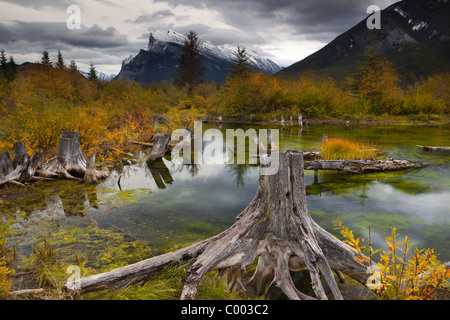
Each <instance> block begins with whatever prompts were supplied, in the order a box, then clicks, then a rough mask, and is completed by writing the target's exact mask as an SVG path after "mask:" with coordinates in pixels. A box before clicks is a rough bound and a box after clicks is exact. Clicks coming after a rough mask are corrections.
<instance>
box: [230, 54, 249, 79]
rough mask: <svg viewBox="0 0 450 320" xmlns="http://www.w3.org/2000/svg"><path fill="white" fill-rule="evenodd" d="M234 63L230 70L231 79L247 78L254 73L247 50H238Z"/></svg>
mask: <svg viewBox="0 0 450 320" xmlns="http://www.w3.org/2000/svg"><path fill="white" fill-rule="evenodd" d="M232 61H233V63H234V65H233V66H232V67H231V68H230V76H231V78H236V77H239V78H245V77H247V76H248V75H249V74H250V72H251V71H252V67H251V66H250V63H249V62H248V56H247V52H246V51H245V48H242V49H241V48H240V47H238V50H237V52H236V53H235V58H234V59H233V60H232Z"/></svg>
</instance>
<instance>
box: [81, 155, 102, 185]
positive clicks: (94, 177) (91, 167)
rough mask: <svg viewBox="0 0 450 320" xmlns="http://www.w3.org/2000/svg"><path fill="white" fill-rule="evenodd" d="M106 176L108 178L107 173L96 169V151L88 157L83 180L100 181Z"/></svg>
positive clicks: (86, 181)
mask: <svg viewBox="0 0 450 320" xmlns="http://www.w3.org/2000/svg"><path fill="white" fill-rule="evenodd" d="M104 178H106V174H104V173H103V172H101V171H98V170H97V169H95V153H93V154H91V155H90V156H89V157H88V158H87V163H86V172H85V174H84V178H83V181H84V182H85V183H99V182H100V180H102V179H104Z"/></svg>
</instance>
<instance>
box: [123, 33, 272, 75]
mask: <svg viewBox="0 0 450 320" xmlns="http://www.w3.org/2000/svg"><path fill="white" fill-rule="evenodd" d="M186 38H187V37H186V36H185V35H184V34H181V33H178V32H176V31H174V30H164V31H162V30H156V31H152V32H151V33H150V36H149V40H148V43H147V45H146V46H145V48H144V49H143V50H141V51H140V52H139V53H138V54H136V55H131V56H130V57H129V58H127V59H125V60H124V61H123V63H122V70H121V71H120V73H119V75H118V77H119V78H127V79H131V80H136V81H140V82H159V81H161V80H168V81H170V80H171V79H172V77H173V75H174V74H175V70H176V68H177V66H178V61H179V59H180V56H181V53H182V50H183V46H184V42H185V40H186ZM237 49H238V48H237V47H235V46H232V45H230V44H223V45H215V44H213V43H212V42H211V41H209V40H203V39H199V46H198V51H199V54H200V55H201V56H203V58H204V61H205V67H206V73H205V80H208V81H210V80H214V81H219V82H220V81H223V80H225V78H226V74H227V72H228V69H229V67H230V65H231V64H232V61H233V59H234V58H235V56H236V53H237ZM247 55H248V58H249V62H250V63H251V64H252V66H253V68H254V69H256V70H257V71H263V72H267V73H270V74H274V73H277V72H278V71H280V70H281V68H280V67H279V66H278V65H277V64H276V63H275V62H273V61H271V60H269V59H265V58H263V57H261V56H259V55H258V53H256V52H255V51H252V50H249V51H247Z"/></svg>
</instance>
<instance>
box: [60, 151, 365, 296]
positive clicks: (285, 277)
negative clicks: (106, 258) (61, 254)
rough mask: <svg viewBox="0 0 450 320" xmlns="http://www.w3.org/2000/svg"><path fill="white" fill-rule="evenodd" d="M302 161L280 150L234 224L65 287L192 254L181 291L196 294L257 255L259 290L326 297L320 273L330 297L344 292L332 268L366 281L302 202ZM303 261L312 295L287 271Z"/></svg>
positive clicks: (131, 276) (137, 274) (126, 280)
mask: <svg viewBox="0 0 450 320" xmlns="http://www.w3.org/2000/svg"><path fill="white" fill-rule="evenodd" d="M277 154H278V153H277ZM272 156H273V155H272ZM303 166H304V164H303V156H302V153H301V152H298V151H288V152H283V153H280V154H279V170H278V172H277V173H276V174H274V175H270V176H267V175H260V178H259V183H258V190H257V193H256V195H255V197H254V199H253V200H252V201H251V203H250V204H249V205H248V206H247V207H246V208H245V209H244V210H243V211H242V212H241V213H240V214H239V215H238V217H237V218H236V222H235V224H234V225H233V226H231V227H230V228H229V229H227V230H225V231H224V232H222V233H220V234H219V235H217V236H214V237H212V238H209V239H207V240H204V241H202V242H199V243H197V244H194V245H192V246H189V247H187V248H183V249H180V250H178V251H175V252H171V253H167V254H164V255H161V256H156V257H153V258H150V259H147V260H144V261H141V262H138V263H135V264H132V265H129V266H126V267H122V268H119V269H115V270H112V271H109V272H106V273H102V274H97V275H93V276H90V277H86V278H81V279H79V280H77V281H73V282H69V283H67V284H66V285H65V286H64V289H65V290H66V292H67V293H68V294H70V295H76V294H81V293H84V292H88V291H94V290H102V289H105V288H107V287H118V286H122V285H129V284H130V283H133V282H137V281H142V280H145V279H147V278H149V277H150V276H152V275H153V274H154V273H155V272H158V271H160V270H161V269H162V268H163V267H164V266H167V265H169V264H171V263H173V262H175V261H180V260H186V259H190V260H193V261H191V262H192V265H191V267H190V269H189V271H188V278H187V280H186V282H185V285H184V288H183V291H182V294H181V298H182V299H195V298H196V294H197V289H198V285H199V283H200V281H201V279H202V277H203V276H204V275H205V274H206V273H207V272H209V271H212V270H219V271H220V275H221V276H223V277H225V278H226V280H230V281H233V282H236V281H237V282H236V283H239V281H238V279H239V278H240V276H241V275H242V274H243V272H244V271H245V269H246V267H248V266H249V265H251V264H252V263H253V262H254V261H255V259H256V258H259V259H258V264H257V268H256V271H255V273H254V274H253V277H252V279H251V281H250V284H251V285H252V286H253V287H254V288H257V289H258V290H259V291H261V292H263V291H264V290H265V289H266V288H267V286H269V285H271V284H272V283H275V284H277V285H278V286H279V287H280V288H281V290H282V291H283V292H284V293H285V294H286V296H287V297H288V298H289V299H316V298H318V299H327V296H326V294H325V290H324V287H323V285H322V282H321V276H322V277H323V278H324V282H326V283H327V284H328V286H329V288H331V291H332V293H333V296H334V298H336V299H342V295H341V293H340V291H339V289H338V286H337V284H336V280H335V278H334V275H333V273H332V269H334V270H337V271H340V272H343V273H344V274H347V275H349V276H350V277H353V278H354V279H356V280H358V281H359V282H361V283H364V284H365V283H366V281H367V279H368V277H369V274H368V273H366V267H365V266H364V265H363V264H362V263H360V262H359V261H358V259H357V256H356V253H355V251H353V250H351V248H350V247H349V246H348V245H347V244H345V243H343V242H342V241H340V240H338V239H337V238H335V237H334V236H332V235H331V234H330V233H328V232H327V231H325V230H324V229H323V228H321V227H320V226H319V225H317V224H316V223H315V222H314V221H313V219H312V218H311V216H310V214H309V212H308V209H307V206H306V192H305V183H304V174H303ZM305 269H306V270H309V273H310V276H311V282H312V288H313V291H314V293H315V297H310V296H307V295H306V294H304V293H302V292H300V291H299V290H298V289H297V288H296V287H295V286H294V283H293V280H292V278H291V275H290V271H298V270H305ZM261 292H259V293H261Z"/></svg>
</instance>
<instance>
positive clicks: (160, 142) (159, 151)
mask: <svg viewBox="0 0 450 320" xmlns="http://www.w3.org/2000/svg"><path fill="white" fill-rule="evenodd" d="M171 137H172V134H170V133H166V134H165V135H162V136H157V137H156V138H155V141H154V143H153V147H152V150H151V151H150V155H149V156H148V158H147V161H155V160H158V159H162V158H163V157H164V155H165V154H166V152H167V150H169V147H170V138H171Z"/></svg>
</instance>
